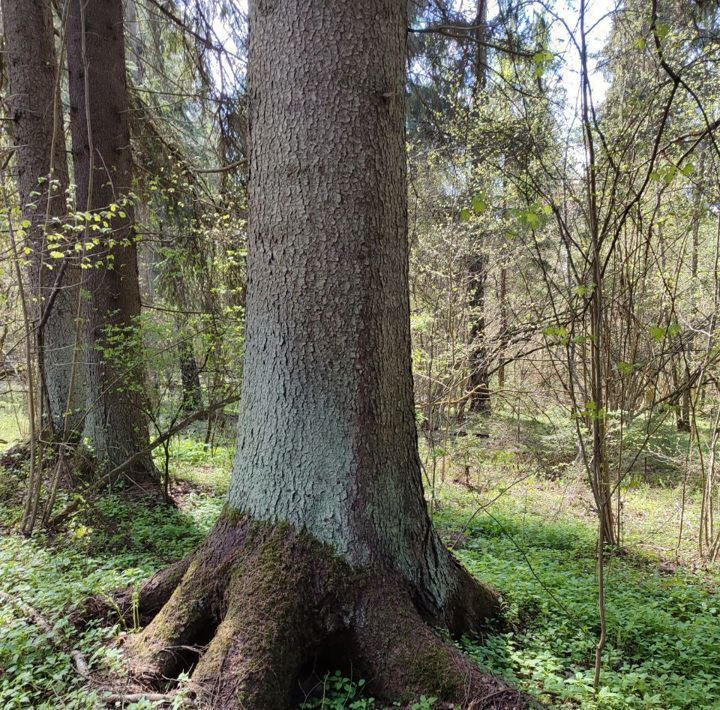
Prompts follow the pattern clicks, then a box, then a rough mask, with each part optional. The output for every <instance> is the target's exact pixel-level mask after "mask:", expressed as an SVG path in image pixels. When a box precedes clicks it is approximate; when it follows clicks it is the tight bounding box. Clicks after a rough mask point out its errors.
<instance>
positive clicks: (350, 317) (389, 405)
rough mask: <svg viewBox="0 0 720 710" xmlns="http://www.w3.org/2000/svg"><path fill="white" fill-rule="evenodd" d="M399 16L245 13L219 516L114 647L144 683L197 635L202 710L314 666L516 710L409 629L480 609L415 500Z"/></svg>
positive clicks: (492, 603) (364, 6)
mask: <svg viewBox="0 0 720 710" xmlns="http://www.w3.org/2000/svg"><path fill="white" fill-rule="evenodd" d="M405 9H406V3H404V2H397V1H396V0H366V2H363V3H348V2H341V1H339V0H331V1H330V2H327V3H308V2H304V1H302V0H269V1H268V0H258V2H255V3H254V4H252V5H251V15H250V22H251V34H250V36H251V55H250V56H251V63H250V77H249V97H250V137H251V152H250V186H249V205H250V222H249V251H248V265H247V270H248V271H247V273H248V294H247V326H246V328H247V329H246V354H245V364H244V378H243V401H242V407H241V414H240V422H239V438H238V453H237V458H236V461H235V465H234V469H233V475H232V480H231V486H230V492H229V496H228V507H227V510H226V512H225V515H224V516H223V517H222V519H221V521H220V522H219V524H218V526H217V527H216V528H215V530H214V531H213V533H212V534H211V535H210V537H209V538H208V540H207V541H206V542H205V544H204V545H203V546H202V547H201V548H200V549H199V550H198V552H197V553H195V555H194V556H193V557H192V558H191V560H190V562H189V563H186V565H187V566H186V568H185V569H186V570H187V571H186V572H184V574H182V578H181V579H180V580H179V581H178V574H177V568H172V569H171V570H168V572H166V573H163V574H161V575H159V576H156V577H155V578H153V580H151V582H149V583H148V585H147V587H146V588H144V589H143V590H141V591H140V594H139V601H140V607H141V611H142V613H146V612H145V609H146V608H147V609H148V611H149V612H150V613H152V612H154V611H155V610H156V608H157V606H158V600H159V598H161V597H164V598H168V597H169V596H170V593H171V592H172V590H173V589H174V592H173V593H172V596H171V597H170V598H169V601H168V602H167V603H166V604H165V606H164V607H163V608H162V610H161V611H160V612H159V614H158V615H157V616H156V617H155V619H154V620H153V621H152V623H150V625H149V626H148V627H147V628H146V629H145V630H144V631H143V632H142V633H141V634H140V635H138V636H135V637H134V638H132V639H131V640H130V641H129V644H128V651H129V657H130V661H131V670H132V671H133V673H134V674H136V675H140V676H142V677H144V678H146V679H153V678H154V679H156V680H157V679H162V677H164V676H168V675H172V674H173V673H177V672H178V670H180V669H181V667H182V666H181V664H180V663H179V662H178V656H177V654H175V653H169V652H168V651H167V649H168V648H170V647H179V646H183V645H184V646H187V645H190V644H194V643H198V642H200V643H206V644H207V643H208V640H209V644H208V646H207V650H206V651H205V652H204V654H203V655H202V657H201V658H200V659H199V661H198V663H197V665H196V666H195V669H194V672H193V681H194V683H195V684H196V687H198V688H200V689H203V688H204V689H206V691H207V693H208V697H207V702H208V704H209V705H210V706H211V707H213V708H230V707H233V708H234V707H248V708H263V709H264V710H273V709H275V708H287V707H290V706H291V704H292V694H293V689H296V688H297V687H298V681H302V679H303V672H302V669H303V667H307V666H308V664H309V665H310V666H312V665H313V662H314V661H315V662H317V663H318V664H319V665H320V666H322V664H323V662H325V663H327V662H328V658H329V659H330V662H331V663H332V664H333V667H338V665H340V666H342V665H344V664H347V665H348V669H349V667H350V665H352V667H353V669H354V671H356V672H360V673H362V674H363V677H366V678H368V679H372V684H371V687H372V690H373V692H375V693H377V694H379V695H380V696H382V697H386V698H393V699H398V700H401V701H404V702H406V701H408V702H409V701H410V700H411V699H412V698H415V699H417V698H419V696H420V695H421V694H426V695H434V696H436V697H439V698H441V699H442V700H443V701H452V702H456V703H460V705H461V706H463V707H466V706H467V705H468V704H469V703H470V702H471V701H472V700H475V699H479V698H484V697H487V696H489V695H492V694H495V693H497V692H499V690H502V692H503V693H509V695H504V701H505V699H506V698H507V697H510V698H516V699H517V705H515V706H514V707H521V706H523V705H524V701H522V699H521V696H520V695H519V694H513V692H514V691H509V690H508V689H506V688H502V686H500V684H499V681H497V680H495V679H490V678H488V677H487V676H484V675H483V674H482V673H481V672H480V671H479V669H478V668H477V667H472V666H471V665H470V664H469V663H468V661H467V660H466V659H464V658H463V656H462V655H461V654H459V652H458V651H457V649H455V648H454V647H452V646H449V645H446V644H444V643H443V642H442V641H441V640H440V638H439V637H438V636H436V635H435V633H434V632H433V631H432V630H431V628H430V626H428V625H427V624H426V622H430V623H431V624H441V625H446V626H449V627H450V628H451V629H452V631H454V632H455V633H462V632H464V631H469V630H472V629H477V628H478V626H479V625H480V624H481V623H482V622H483V620H485V619H486V618H487V617H488V616H490V615H492V614H493V613H495V612H496V611H497V600H496V598H495V596H494V594H493V593H492V592H490V591H489V590H488V589H486V588H484V587H482V586H481V585H479V584H478V583H477V582H475V581H474V580H473V579H472V578H471V577H470V576H469V575H468V574H467V572H465V571H464V570H463V569H462V568H461V567H460V566H459V564H458V563H457V562H456V561H455V560H454V558H453V557H452V556H451V555H450V553H449V552H448V551H447V549H446V548H445V547H444V546H443V545H442V543H441V542H440V540H439V538H438V536H437V534H436V533H435V531H434V529H433V527H432V523H431V521H430V518H429V516H428V512H427V508H426V504H425V501H424V498H423V491H422V484H421V477H420V464H419V456H418V448H417V432H416V428H415V420H414V414H413V412H414V403H413V391H412V376H411V368H410V364H411V360H410V327H409V325H410V323H409V320H410V319H409V289H408V242H407V221H406V220H407V215H406V175H405V141H404V120H405V86H404V81H405V59H406V54H405V34H406V27H407V24H406V16H405ZM145 589H147V590H148V593H147V594H146V592H145ZM160 589H162V590H163V593H162V594H159V592H158V590H160ZM146 597H147V604H146ZM215 627H216V628H215ZM208 637H209V638H208ZM201 639H202V640H201ZM323 658H324V659H325V660H324V661H323ZM489 706H491V705H489ZM511 707H512V706H511Z"/></svg>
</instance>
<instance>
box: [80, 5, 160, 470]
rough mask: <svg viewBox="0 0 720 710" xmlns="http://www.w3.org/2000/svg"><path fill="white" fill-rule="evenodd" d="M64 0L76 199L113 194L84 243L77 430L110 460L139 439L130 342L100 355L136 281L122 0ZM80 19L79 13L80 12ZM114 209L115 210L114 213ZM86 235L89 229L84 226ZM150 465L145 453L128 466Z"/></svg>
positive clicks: (125, 321) (130, 322)
mask: <svg viewBox="0 0 720 710" xmlns="http://www.w3.org/2000/svg"><path fill="white" fill-rule="evenodd" d="M82 6H83V9H82V11H81V1H80V0H72V1H71V5H70V18H69V23H68V73H69V88H70V120H71V129H72V143H73V151H72V152H73V164H74V167H75V182H76V197H77V207H78V209H80V210H88V211H89V210H92V211H94V212H96V213H102V212H104V211H105V212H106V211H107V209H108V207H109V206H110V205H111V204H120V209H119V210H118V213H117V216H116V217H114V218H113V219H112V220H111V226H112V233H111V234H108V235H103V236H102V238H101V239H102V243H101V244H100V246H99V247H97V248H93V249H92V250H91V251H90V252H89V256H90V258H91V260H92V266H93V268H89V269H87V270H86V272H85V273H86V276H85V285H84V287H85V289H86V290H87V292H88V298H87V299H86V307H85V309H84V312H83V317H84V321H85V332H86V336H87V339H88V348H87V353H86V359H87V361H88V380H89V390H90V393H91V396H90V398H89V401H88V403H87V417H86V421H85V431H84V435H85V436H86V437H87V438H88V439H89V440H90V441H91V442H92V445H93V447H94V451H95V454H96V455H97V457H98V459H99V460H100V461H102V462H103V463H105V464H106V465H108V466H109V467H114V466H118V465H120V464H122V463H123V462H124V461H125V460H127V459H128V458H130V457H131V456H132V455H133V454H135V453H137V452H138V451H140V450H142V449H144V448H145V447H146V446H147V444H148V440H149V439H148V424H147V415H146V413H145V412H146V411H147V410H146V407H147V403H146V397H145V387H146V382H145V372H144V368H143V367H142V364H141V358H140V356H141V352H140V347H139V346H138V345H137V344H135V345H132V344H131V342H130V339H126V346H127V355H128V359H127V360H126V361H124V362H123V361H120V360H119V359H117V358H113V357H105V356H104V354H103V348H106V347H107V346H108V345H109V344H110V338H109V335H110V334H111V332H112V333H116V334H117V333H127V334H130V333H131V332H135V330H136V328H137V327H138V317H139V315H140V288H139V284H138V264H137V249H136V243H135V235H134V231H133V224H134V219H133V209H132V205H131V204H126V203H125V202H126V198H127V196H128V194H129V193H130V191H131V187H132V154H131V147H130V130H129V120H128V113H129V100H128V89H127V78H126V75H125V44H124V37H123V12H122V0H105V1H104V2H99V1H98V0H92V1H91V2H84V3H82ZM83 21H84V22H83ZM120 211H122V212H123V213H124V214H125V217H122V216H120ZM91 236H92V233H91ZM143 472H145V473H152V472H154V469H153V466H152V462H151V459H150V457H149V456H148V457H147V458H146V459H144V460H143V462H142V463H140V464H139V465H138V466H137V467H136V474H137V475H136V480H137V476H139V475H141V474H142V473H143Z"/></svg>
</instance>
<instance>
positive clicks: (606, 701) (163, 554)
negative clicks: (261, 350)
mask: <svg viewBox="0 0 720 710" xmlns="http://www.w3.org/2000/svg"><path fill="white" fill-rule="evenodd" d="M496 439H497V440H498V441H500V442H501V443H502V444H503V445H502V446H499V445H497V446H494V448H493V447H489V446H488V445H487V444H486V443H484V442H480V443H477V444H476V443H473V444H469V443H467V442H463V443H462V447H463V449H462V450H459V449H458V447H457V446H456V447H455V449H454V450H453V451H449V450H448V451H444V452H443V453H442V456H443V461H442V462H441V463H442V464H443V468H442V471H443V475H444V477H445V481H444V483H442V482H441V480H440V479H441V477H440V476H439V475H438V480H437V481H436V483H437V488H436V492H435V496H434V502H433V507H434V515H435V519H436V522H437V523H438V525H439V526H440V529H441V531H442V533H443V535H444V537H445V539H446V541H447V542H448V544H450V545H452V546H453V547H454V549H455V551H456V554H457V555H458V557H460V559H461V560H462V561H463V563H464V564H465V565H467V566H468V568H469V569H470V570H471V571H472V572H473V573H474V574H476V575H477V576H478V577H480V578H482V579H484V580H486V581H488V582H490V583H491V584H492V585H494V586H495V587H496V588H497V589H498V590H499V591H500V592H501V593H502V596H503V599H504V602H505V606H506V614H507V621H506V624H505V626H504V628H503V629H501V630H497V631H496V632H495V633H493V634H490V635H489V636H488V637H487V638H485V639H484V640H483V641H482V643H480V642H478V641H477V640H472V639H464V640H463V641H462V642H461V644H462V647H463V648H464V649H465V651H466V652H467V653H469V654H470V655H471V656H472V657H473V658H475V659H476V660H477V662H478V663H480V664H481V665H483V666H485V667H487V668H489V669H490V670H492V671H494V672H496V673H498V674H500V675H502V676H504V677H506V678H507V679H508V680H510V681H511V682H512V683H514V684H516V685H518V686H520V687H522V688H524V689H525V690H527V691H528V692H530V693H531V694H533V695H534V696H536V697H537V698H538V699H540V700H542V701H543V702H545V703H547V704H548V705H549V706H552V707H560V708H575V707H581V708H653V707H655V708H668V709H669V708H690V707H694V708H720V603H718V599H717V589H718V585H719V584H720V573H719V572H718V570H717V569H712V568H703V567H701V566H699V565H698V564H697V562H696V561H695V560H694V557H693V553H692V550H693V545H694V542H693V532H692V525H693V518H692V514H691V512H692V509H693V506H694V503H695V502H694V500H693V499H692V496H691V495H690V496H689V498H688V502H687V511H686V512H685V513H684V515H685V524H686V530H687V531H688V532H687V539H686V540H683V541H682V542H681V544H680V545H679V546H678V545H677V532H676V525H673V524H671V523H672V519H673V518H674V517H677V515H678V514H679V513H678V511H677V510H676V505H677V504H676V501H677V500H678V498H679V496H678V494H677V491H676V490H674V489H672V488H669V487H666V488H662V487H657V486H655V487H650V486H648V485H633V486H629V487H627V488H626V490H625V491H624V493H623V495H624V499H625V511H626V527H625V530H624V535H625V542H626V545H625V549H624V551H623V553H622V554H615V555H611V556H609V557H608V559H607V576H608V582H607V590H608V600H607V608H608V623H609V630H610V634H609V641H608V646H607V650H606V653H605V657H604V669H603V675H602V690H601V692H600V693H599V694H598V695H597V696H595V695H594V693H593V690H592V662H593V654H594V645H595V642H596V639H597V632H598V622H597V590H596V584H595V561H594V536H595V525H594V519H593V511H592V509H591V503H590V501H589V498H588V497H587V495H586V493H585V486H584V484H583V481H582V479H581V477H580V474H579V473H577V472H576V473H575V474H573V473H572V471H566V472H565V473H564V474H563V475H562V476H559V477H556V478H554V479H552V478H548V476H547V475H546V474H544V473H543V472H542V471H538V472H537V473H533V474H531V475H530V474H528V471H529V470H530V471H532V470H533V467H532V465H531V462H529V460H528V459H527V456H526V454H527V451H526V448H525V449H522V447H520V448H518V447H513V446H511V445H509V444H508V442H507V441H505V442H502V439H501V438H498V437H496ZM476 441H478V440H476ZM426 453H427V452H426ZM171 454H172V456H171V462H172V463H171V467H172V468H171V472H172V473H173V475H174V477H175V478H176V480H177V484H176V488H175V492H176V495H177V498H178V500H179V502H180V507H179V509H178V510H168V509H165V508H160V507H158V508H150V509H147V508H143V507H142V506H138V505H137V504H128V503H124V502H123V501H122V499H121V498H119V497H117V496H114V495H106V496H104V497H103V498H101V499H100V500H99V501H98V502H97V504H96V505H95V506H93V508H92V509H88V510H86V511H84V512H82V513H79V514H78V515H76V516H75V517H74V518H73V520H72V522H71V524H70V526H69V528H68V530H67V531H65V532H63V533H62V534H58V535H56V536H55V537H52V538H51V537H48V536H43V535H39V536H36V537H34V538H32V539H30V540H28V539H24V538H21V537H19V536H17V535H15V534H13V533H12V532H11V530H10V528H9V525H10V523H11V522H12V521H13V520H14V519H15V518H16V517H17V514H18V507H19V505H20V500H18V491H19V490H21V480H20V478H19V476H18V474H13V473H11V472H2V473H0V520H2V521H3V523H4V524H7V527H5V528H3V529H0V530H1V531H2V534H1V535H0V593H1V594H2V604H1V605H0V707H3V708H8V709H14V708H27V707H33V708H43V709H50V708H58V707H63V708H94V707H98V706H99V705H100V699H101V695H102V693H101V692H100V691H99V690H95V691H93V690H91V689H89V688H88V686H87V684H86V683H85V682H84V681H83V679H82V678H81V677H80V676H79V675H78V674H77V672H76V671H75V669H74V668H73V663H72V659H71V657H70V655H69V651H70V650H71V649H79V650H81V651H82V652H83V653H84V655H85V657H86V658H87V660H88V662H89V663H90V666H91V669H92V670H93V671H94V672H95V673H98V674H100V675H101V674H102V673H104V672H108V671H111V672H113V673H121V672H122V663H121V660H120V650H119V648H118V643H117V641H118V638H119V637H120V636H121V635H122V634H123V633H124V632H125V631H128V630H129V629H124V628H121V627H120V626H112V627H105V626H101V625H92V626H90V627H89V628H87V629H86V630H85V631H83V632H82V633H78V632H77V631H75V630H74V629H73V628H71V627H70V626H69V624H68V623H67V622H66V621H64V610H65V609H66V608H67V607H68V605H70V604H72V603H74V602H76V601H78V600H79V599H82V598H84V597H86V596H88V595H91V594H105V593H108V592H110V591H111V590H113V589H116V588H118V587H121V586H124V585H132V584H135V583H138V582H139V581H141V580H142V579H144V578H145V577H147V576H148V575H150V574H151V573H152V572H153V571H155V570H156V569H158V568H160V567H162V566H163V565H165V564H167V563H168V562H171V561H173V560H175V559H178V558H180V557H182V556H183V555H185V554H186V553H187V552H189V551H190V550H192V549H193V548H194V547H195V546H196V545H197V543H198V542H199V541H200V540H201V539H202V538H203V536H204V535H205V534H206V533H207V532H208V530H209V529H210V528H211V526H212V525H213V523H214V521H215V519H216V518H217V516H218V514H219V512H220V510H221V508H222V502H223V495H224V492H225V489H226V487H227V483H228V472H229V469H230V464H231V458H232V451H231V447H229V446H220V447H218V448H216V449H215V450H214V451H213V452H208V451H206V450H205V449H204V447H203V445H202V442H201V441H198V440H196V439H195V438H192V437H188V438H187V439H180V440H179V441H177V442H175V443H174V444H173V449H172V452H171ZM436 455H437V452H436ZM446 459H448V460H446ZM468 461H469V462H470V464H471V466H470V473H469V474H468V472H467V469H466V468H465V466H466V465H467V462H468ZM426 468H427V466H426ZM454 481H455V482H454ZM457 481H459V483H458V482H457ZM29 608H33V609H36V610H38V611H39V612H40V613H41V614H42V615H43V617H44V618H45V619H47V620H48V621H49V622H50V625H51V626H52V629H50V630H48V629H43V628H42V627H41V625H38V623H37V621H36V620H33V618H31V617H32V615H31V614H30V613H29V611H28V609H29ZM369 680H370V679H364V678H358V677H355V678H347V677H345V676H344V675H343V674H342V673H335V672H330V673H328V674H327V675H324V676H322V677H320V678H319V679H318V683H317V685H316V688H315V691H314V693H313V695H312V696H311V697H308V698H307V700H306V702H305V707H306V708H326V709H328V710H335V709H336V708H352V709H354V710H362V709H363V708H375V707H381V705H380V704H379V703H378V702H377V701H376V700H374V699H373V698H372V697H371V696H370V695H369V694H368V693H367V692H366V684H367V683H368V682H369ZM181 703H182V694H180V695H179V696H178V699H177V704H178V706H180V704H181ZM434 704H435V700H434V699H433V698H419V699H418V701H417V703H416V706H415V707H416V709H417V710H423V709H424V708H431V707H433V705H434ZM151 706H152V704H151V703H147V702H144V701H143V702H141V703H135V704H134V705H133V707H135V708H145V707H151Z"/></svg>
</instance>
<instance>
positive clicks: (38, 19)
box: [2, 0, 85, 435]
mask: <svg viewBox="0 0 720 710" xmlns="http://www.w3.org/2000/svg"><path fill="white" fill-rule="evenodd" d="M2 20H3V31H4V42H5V62H6V64H5V66H6V69H7V73H8V79H9V82H10V94H9V96H8V103H9V107H10V115H11V117H12V121H13V123H12V130H13V136H14V140H15V146H16V148H15V158H16V161H15V164H16V166H17V186H18V192H19V197H20V203H21V207H22V212H23V217H24V218H25V219H26V220H27V221H28V222H29V223H30V227H29V229H28V230H27V244H28V247H29V248H30V249H31V250H32V252H31V257H30V268H29V273H28V275H29V283H30V291H31V294H32V302H33V312H32V318H33V323H32V324H31V325H32V327H34V328H35V329H36V331H35V342H36V345H37V349H38V352H37V358H38V364H39V373H40V382H41V385H42V389H43V392H42V394H43V398H44V401H45V403H46V405H47V413H48V415H49V416H48V421H47V422H46V423H47V424H49V426H50V428H52V429H53V430H54V432H55V433H56V434H61V433H64V434H66V435H72V434H73V433H78V434H79V431H77V430H78V428H79V427H81V426H82V411H83V408H84V405H85V395H84V393H83V392H84V390H83V382H84V378H83V369H82V366H81V363H80V362H79V358H76V356H75V355H76V350H77V348H76V345H77V343H76V340H77V338H78V336H79V335H80V334H79V333H78V328H77V312H78V304H79V300H78V299H79V293H80V291H79V282H80V268H79V265H78V263H77V258H76V255H75V252H74V250H73V249H72V247H73V244H72V243H71V242H70V241H68V240H67V239H60V240H55V243H54V244H53V248H52V251H53V252H62V253H65V258H63V259H62V260H58V259H53V258H51V257H50V254H49V252H50V249H49V248H48V240H47V237H46V235H47V234H63V223H64V219H65V217H66V215H67V206H66V191H67V187H68V167H67V157H66V155H65V135H64V131H63V116H62V109H61V107H60V101H59V77H58V62H57V60H56V56H55V45H54V40H53V22H52V12H51V8H50V0H27V1H26V2H22V3H21V2H17V0H2Z"/></svg>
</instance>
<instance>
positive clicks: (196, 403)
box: [178, 323, 202, 412]
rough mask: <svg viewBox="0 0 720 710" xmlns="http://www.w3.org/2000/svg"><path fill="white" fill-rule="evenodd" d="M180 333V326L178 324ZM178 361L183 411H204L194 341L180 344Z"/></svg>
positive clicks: (182, 341) (183, 341)
mask: <svg viewBox="0 0 720 710" xmlns="http://www.w3.org/2000/svg"><path fill="white" fill-rule="evenodd" d="M178 332H180V324H179V323H178ZM178 360H179V361H180V381H181V384H182V411H184V412H196V411H198V410H200V409H202V388H201V387H200V372H199V369H198V365H197V361H196V360H195V352H194V350H193V344H192V340H186V339H185V338H182V339H181V340H180V343H179V344H178Z"/></svg>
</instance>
